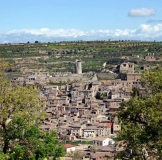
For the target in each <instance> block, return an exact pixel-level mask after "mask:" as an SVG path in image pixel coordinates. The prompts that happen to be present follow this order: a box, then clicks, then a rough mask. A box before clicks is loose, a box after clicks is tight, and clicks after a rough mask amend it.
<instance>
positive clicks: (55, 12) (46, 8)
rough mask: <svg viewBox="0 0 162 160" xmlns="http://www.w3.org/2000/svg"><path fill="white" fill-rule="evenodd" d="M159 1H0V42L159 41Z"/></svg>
mask: <svg viewBox="0 0 162 160" xmlns="http://www.w3.org/2000/svg"><path fill="white" fill-rule="evenodd" d="M161 6H162V0H116V1H115V0H26V1H24V0H14V1H13V0H1V4H0V43H25V42H28V41H29V42H34V41H39V42H55V41H71V40H109V39H115V40H141V41H154V40H156V41H162V9H161Z"/></svg>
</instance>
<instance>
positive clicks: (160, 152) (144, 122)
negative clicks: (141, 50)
mask: <svg viewBox="0 0 162 160" xmlns="http://www.w3.org/2000/svg"><path fill="white" fill-rule="evenodd" d="M141 81H142V82H143V83H144V84H145V87H146V89H147V90H148V91H149V92H148V93H147V94H145V95H144V96H143V95H140V94H135V96H133V97H132V98H131V99H130V100H129V101H126V102H123V103H122V104H121V106H120V108H119V111H118V113H117V115H118V117H119V120H120V122H121V126H122V130H121V132H120V133H119V134H118V138H119V140H121V141H122V146H123V151H121V152H119V153H118V154H117V157H118V158H122V159H126V158H127V159H133V158H136V159H144V160H145V159H148V158H151V159H153V158H154V157H155V158H156V159H160V158H161V157H162V116H161V115H162V83H161V82H162V68H161V67H157V68H155V69H151V70H149V71H145V72H144V74H143V76H142V80H141ZM150 91H151V92H150ZM150 93H151V94H150ZM121 141H120V142H119V143H118V144H121Z"/></svg>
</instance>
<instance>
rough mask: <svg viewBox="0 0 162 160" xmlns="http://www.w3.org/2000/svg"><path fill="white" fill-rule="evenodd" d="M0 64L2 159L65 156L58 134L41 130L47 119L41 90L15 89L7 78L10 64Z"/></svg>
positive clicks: (0, 140) (15, 86)
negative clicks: (4, 71) (5, 72)
mask: <svg viewBox="0 0 162 160" xmlns="http://www.w3.org/2000/svg"><path fill="white" fill-rule="evenodd" d="M0 64H1V67H0V146H1V149H0V158H1V159H16V160H18V159H36V160H37V159H40V158H44V157H47V158H48V156H53V157H54V158H56V157H58V156H62V155H63V154H64V152H63V148H62V146H59V145H58V142H59V141H58V140H57V138H56V132H45V131H41V130H40V129H39V125H40V123H41V122H42V120H43V118H44V117H45V113H44V111H43V110H42V104H41V102H40V98H39V92H40V91H39V89H35V87H32V86H31V87H29V86H18V85H13V84H12V83H11V82H10V81H7V80H6V79H5V78H4V73H3V70H4V69H5V67H6V66H7V64H6V63H4V62H3V61H0Z"/></svg>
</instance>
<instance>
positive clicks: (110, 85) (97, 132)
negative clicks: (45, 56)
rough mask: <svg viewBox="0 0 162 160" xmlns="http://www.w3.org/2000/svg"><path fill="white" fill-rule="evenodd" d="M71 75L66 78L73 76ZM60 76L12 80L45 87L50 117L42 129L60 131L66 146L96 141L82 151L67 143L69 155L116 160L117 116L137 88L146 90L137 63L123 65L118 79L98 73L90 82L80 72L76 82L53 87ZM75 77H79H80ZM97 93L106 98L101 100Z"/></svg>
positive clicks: (43, 92)
mask: <svg viewBox="0 0 162 160" xmlns="http://www.w3.org/2000/svg"><path fill="white" fill-rule="evenodd" d="M69 74H70V73H68V75H66V76H67V77H69ZM81 75H83V76H81ZM63 76H64V77H65V75H64V74H62V79H66V81H68V80H67V78H63ZM58 77H59V78H60V79H59V82H61V74H60V76H58V73H57V76H55V77H54V76H50V74H49V73H47V72H38V73H37V72H35V73H33V74H30V75H26V76H23V77H19V78H13V79H12V80H11V81H12V83H15V84H21V85H35V84H41V92H40V98H41V100H42V102H43V107H44V110H45V111H46V112H47V114H48V116H47V117H46V119H45V120H44V121H43V123H42V125H41V127H40V128H41V129H42V130H55V131H56V130H57V131H58V136H59V138H60V140H62V141H63V142H65V143H66V142H67V141H92V142H93V145H91V146H89V145H86V146H84V147H80V148H79V147H78V146H74V145H70V144H66V145H65V149H66V151H67V152H68V153H69V152H75V151H79V152H80V153H81V152H82V153H83V156H82V159H86V160H88V159H93V160H101V159H104V157H105V155H107V156H109V157H110V159H111V158H112V159H113V156H114V154H115V152H116V149H115V148H114V143H115V142H114V140H113V138H115V137H116V135H117V133H118V132H119V131H120V130H121V126H120V123H119V122H118V117H116V116H115V113H116V111H117V110H118V108H119V107H120V103H121V102H123V101H126V100H129V99H130V97H131V93H132V88H133V87H139V89H141V90H142V89H143V87H142V84H141V82H140V78H141V74H140V73H135V72H134V64H133V63H130V62H125V63H122V64H121V65H120V73H119V78H118V79H115V80H109V81H97V78H96V75H95V74H94V75H93V77H90V78H89V79H86V78H84V74H83V73H80V74H78V77H79V78H76V80H75V81H73V83H66V84H65V85H50V84H49V82H50V81H51V79H53V80H54V79H55V78H58ZM71 77H72V76H71ZM71 77H70V78H71ZM74 77H77V74H75V76H74ZM73 80H74V79H73ZM64 82H65V81H64ZM97 93H99V94H100V95H104V96H101V97H99V98H98V97H97V96H96V94H97ZM78 148H79V149H78ZM67 159H68V158H67Z"/></svg>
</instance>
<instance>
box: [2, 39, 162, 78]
mask: <svg viewBox="0 0 162 160" xmlns="http://www.w3.org/2000/svg"><path fill="white" fill-rule="evenodd" d="M148 53H154V55H155V58H156V59H157V61H156V62H149V65H155V64H161V61H160V59H161V58H162V42H139V41H112V42H111V41H75V42H73V41H72V42H70V41H69V42H55V43H26V44H25V43H23V44H1V45H0V58H4V59H6V60H8V61H10V63H11V64H12V65H11V66H10V67H9V68H8V70H6V73H8V75H9V77H13V76H16V75H21V74H24V73H28V72H32V71H36V70H44V71H48V72H50V73H52V72H67V71H68V72H74V65H75V60H76V59H81V61H82V69H83V72H89V71H93V72H96V73H98V74H99V73H102V75H103V74H104V73H105V75H107V74H109V73H110V72H109V71H112V70H113V71H114V69H115V67H117V66H118V65H120V64H121V63H122V62H127V61H129V62H134V63H135V70H137V71H138V70H140V68H141V66H143V65H145V64H148V62H146V61H144V60H143V58H144V56H146V54H148ZM158 60H159V61H158ZM101 79H102V78H101Z"/></svg>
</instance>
